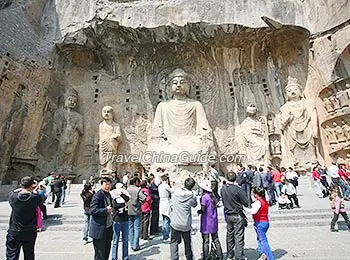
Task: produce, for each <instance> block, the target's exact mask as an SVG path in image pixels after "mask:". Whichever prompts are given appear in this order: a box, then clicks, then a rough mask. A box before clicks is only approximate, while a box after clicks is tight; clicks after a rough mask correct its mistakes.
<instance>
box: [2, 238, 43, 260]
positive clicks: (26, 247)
mask: <svg viewBox="0 0 350 260" xmlns="http://www.w3.org/2000/svg"><path fill="white" fill-rule="evenodd" d="M36 236H37V233H36V232H33V233H32V234H30V235H29V236H28V237H23V236H19V235H13V234H10V233H8V234H7V236H6V259H7V260H18V259H19V254H20V251H21V247H23V254H24V259H25V260H34V258H35V254H34V246H35V241H36Z"/></svg>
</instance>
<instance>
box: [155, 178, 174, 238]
mask: <svg viewBox="0 0 350 260" xmlns="http://www.w3.org/2000/svg"><path fill="white" fill-rule="evenodd" d="M161 179H162V183H161V184H160V185H159V186H158V192H159V214H160V215H161V216H162V218H163V222H162V235H163V240H168V239H169V234H170V198H171V193H172V192H173V190H172V189H171V187H170V180H169V177H168V175H166V174H164V175H162V176H161Z"/></svg>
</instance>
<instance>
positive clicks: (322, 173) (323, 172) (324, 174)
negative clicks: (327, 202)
mask: <svg viewBox="0 0 350 260" xmlns="http://www.w3.org/2000/svg"><path fill="white" fill-rule="evenodd" d="M316 167H317V171H318V173H319V174H320V181H321V183H322V185H323V187H325V188H326V195H327V196H328V195H329V194H328V189H329V184H328V181H327V170H326V166H325V165H323V166H321V164H317V165H316Z"/></svg>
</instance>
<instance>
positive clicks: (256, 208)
mask: <svg viewBox="0 0 350 260" xmlns="http://www.w3.org/2000/svg"><path fill="white" fill-rule="evenodd" d="M252 192H253V197H254V199H255V201H254V202H253V204H252V208H251V209H250V212H251V213H252V215H253V219H254V229H255V232H256V236H257V240H258V251H259V254H260V257H259V259H258V260H266V259H267V260H274V259H275V258H274V257H273V254H272V251H271V248H270V245H269V242H268V241H267V236H266V233H267V230H268V229H269V226H270V222H269V216H268V214H269V203H268V202H267V201H266V199H265V191H264V189H261V188H253V190H252Z"/></svg>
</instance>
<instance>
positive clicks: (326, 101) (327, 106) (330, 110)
mask: <svg viewBox="0 0 350 260" xmlns="http://www.w3.org/2000/svg"><path fill="white" fill-rule="evenodd" d="M323 105H324V107H325V109H326V111H327V113H333V112H334V108H333V106H332V103H331V101H329V99H328V98H324V99H323Z"/></svg>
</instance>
